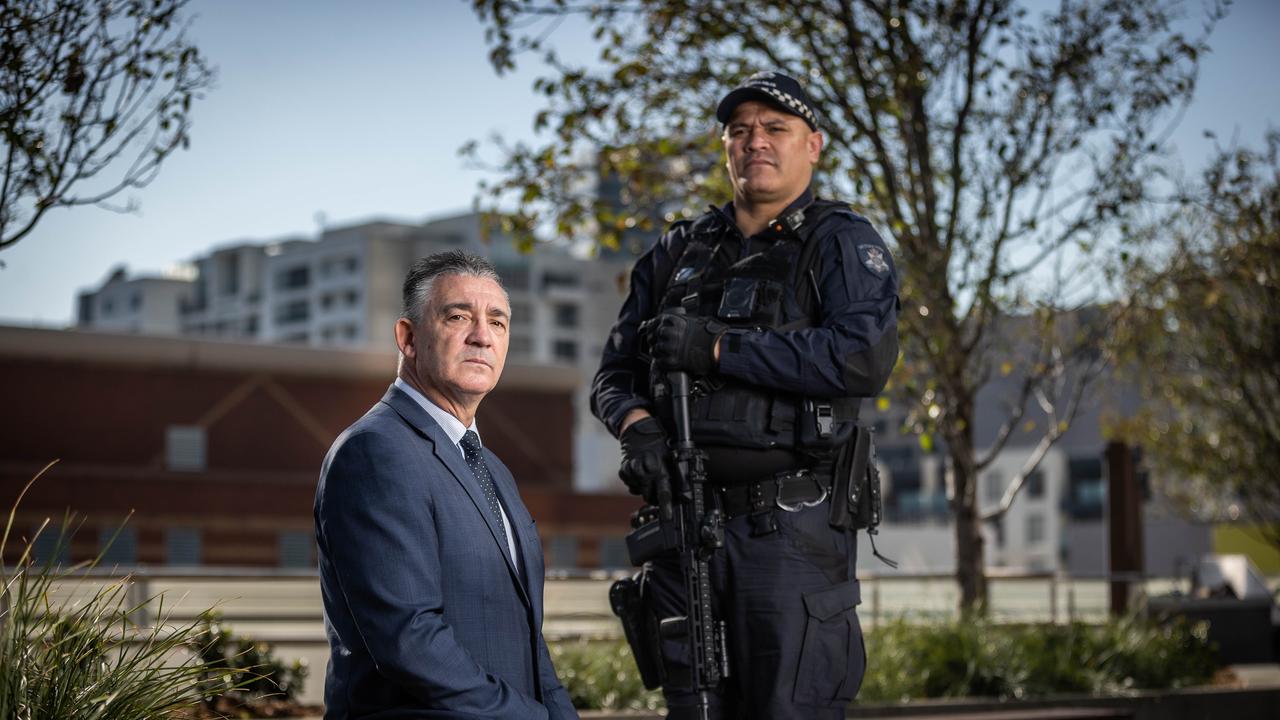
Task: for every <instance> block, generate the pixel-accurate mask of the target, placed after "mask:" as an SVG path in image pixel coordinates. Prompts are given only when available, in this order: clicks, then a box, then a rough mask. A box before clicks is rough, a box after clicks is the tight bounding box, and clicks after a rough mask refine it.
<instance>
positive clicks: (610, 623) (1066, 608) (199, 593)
mask: <svg viewBox="0 0 1280 720" xmlns="http://www.w3.org/2000/svg"><path fill="white" fill-rule="evenodd" d="M628 574H629V573H628V572H626V571H564V570H556V571H550V572H548V573H547V583H546V588H545V591H544V606H545V613H544V617H545V620H544V632H545V633H546V635H547V636H548V637H550V638H553V639H569V638H617V637H620V636H621V628H620V626H619V625H618V624H617V621H616V618H614V616H613V614H612V613H611V612H610V610H609V603H608V589H609V585H610V583H612V581H613V580H615V579H616V578H618V577H623V576H626V575H628ZM125 579H127V581H128V589H127V592H128V596H127V601H128V603H129V606H130V607H137V608H138V610H137V611H136V612H135V614H134V619H135V621H137V622H138V623H139V624H140V625H144V626H150V625H151V624H153V623H155V622H157V621H159V620H160V619H161V618H164V619H167V620H168V621H171V622H188V621H191V620H194V619H196V618H197V617H198V616H199V615H200V613H202V612H204V611H206V610H209V609H213V610H214V611H216V612H218V613H219V614H220V615H221V618H222V621H223V622H224V623H225V624H227V625H228V626H230V627H232V629H233V630H234V631H235V632H237V633H238V634H242V635H248V636H251V637H253V638H254V639H256V640H262V641H266V642H272V643H286V644H290V645H294V644H301V645H310V644H324V643H325V637H324V631H323V611H322V607H321V600H320V588H319V578H318V575H317V573H316V571H315V570H311V569H305V570H281V569H257V568H192V569H170V568H166V569H148V568H141V569H136V570H133V571H131V572H127V573H126V572H123V571H113V570H103V569H94V570H90V571H86V572H82V573H78V574H76V575H75V578H74V579H67V580H63V581H61V582H59V583H57V584H56V586H55V589H54V595H55V596H56V597H55V598H54V599H55V601H56V600H57V599H58V598H62V599H65V600H67V601H69V602H75V600H76V598H77V597H78V596H79V595H80V593H86V594H88V593H93V592H95V591H96V590H97V589H98V588H100V587H102V586H103V585H106V584H109V583H113V582H120V581H121V580H125ZM860 579H861V582H862V597H863V606H862V607H861V608H860V615H861V617H862V620H863V623H864V625H868V626H870V627H875V626H877V625H880V624H882V623H884V622H888V621H891V620H895V619H899V618H901V619H905V620H908V621H913V622H929V621H939V620H945V619H948V618H952V617H954V616H955V614H956V607H957V604H958V592H959V591H958V588H957V586H956V582H955V577H954V575H952V574H951V573H940V572H935V573H892V574H884V575H878V574H876V573H872V572H864V573H862V574H861V575H860ZM1113 581H1128V582H1130V583H1132V587H1133V588H1134V593H1135V595H1137V596H1138V597H1141V596H1143V595H1160V594H1167V593H1169V592H1172V591H1175V590H1181V589H1183V588H1184V587H1185V581H1181V580H1176V579H1171V578H1158V577H1146V576H1142V575H1139V574H1135V573H1126V574H1119V573H1117V574H1112V575H1107V574H1094V575H1084V576H1081V575H1076V576H1069V575H1066V574H1065V573H1056V572H1017V571H1008V570H1002V569H991V570H989V572H988V574H987V583H988V595H989V604H988V613H989V614H990V616H991V617H992V618H993V619H995V620H996V621H998V622H1019V623H1022V622H1025V623H1039V622H1048V623H1061V622H1070V621H1085V622H1097V621H1101V620H1103V619H1105V617H1106V616H1107V614H1108V607H1109V584H1110V583H1111V582H1113ZM160 598H163V601H161V600H160ZM157 615H160V617H157Z"/></svg>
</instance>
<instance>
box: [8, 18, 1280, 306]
mask: <svg viewBox="0 0 1280 720" xmlns="http://www.w3.org/2000/svg"><path fill="white" fill-rule="evenodd" d="M1188 5H1189V7H1190V9H1191V10H1192V11H1196V10H1197V9H1198V7H1199V4H1198V1H1197V0H1191V2H1189V3H1188ZM191 10H192V11H193V12H194V13H195V14H196V15H197V17H196V18H195V21H194V23H193V25H192V28H191V35H192V36H193V38H194V39H195V41H196V43H197V44H198V45H199V47H200V49H201V51H202V52H203V53H204V54H205V55H206V56H207V57H208V58H209V60H210V61H211V62H212V63H213V64H215V65H217V66H218V74H219V79H218V84H217V87H216V88H215V89H214V90H213V91H211V92H210V93H208V95H207V97H206V98H205V99H204V100H203V101H201V102H199V103H198V104H197V105H196V106H195V108H194V112H193V115H194V123H195V124H194V128H193V131H192V146H191V149H190V150H189V151H187V152H182V153H179V154H176V155H174V156H172V157H171V158H170V159H169V160H168V161H167V163H166V164H165V166H164V167H163V169H162V170H161V172H160V175H159V178H158V179H157V180H156V181H155V182H154V183H153V184H152V185H151V186H150V187H147V188H145V189H142V190H138V191H134V192H132V193H131V195H130V196H131V197H133V198H135V199H136V200H137V201H138V202H139V204H140V205H141V210H140V212H138V213H135V214H127V215H121V214H116V213H112V212H109V211H106V210H101V209H98V208H92V207H89V208H77V209H73V210H58V211H53V212H51V213H50V214H49V215H47V216H46V217H45V219H44V220H43V222H42V224H41V225H40V226H39V227H38V228H37V229H36V231H35V232H33V233H32V234H31V235H29V236H28V237H27V238H25V239H23V240H22V241H21V242H19V243H18V244H17V245H15V246H13V247H11V248H9V249H7V250H4V251H0V261H2V262H3V263H4V264H5V265H6V267H5V268H4V269H0V323H5V324H21V325H30V324H39V325H51V326H60V325H65V324H67V323H69V322H71V321H72V313H73V307H74V301H75V294H76V292H77V291H79V290H80V289H82V288H87V287H92V286H96V285H97V284H98V283H100V282H101V281H102V279H103V278H104V277H105V276H106V274H107V272H108V271H109V270H110V269H111V268H112V267H113V266H115V265H117V264H120V263H124V264H127V265H128V266H129V268H130V271H131V272H133V273H155V272H160V271H162V270H164V269H165V268H166V267H169V266H172V265H174V264H175V263H178V262H182V261H185V260H189V259H191V258H192V257H194V256H197V255H199V254H201V253H203V252H205V251H207V250H208V249H209V248H211V247H213V246H215V245H221V244H226V243H228V242H232V241H235V240H240V239H259V240H268V239H273V238H278V237H282V236H288V235H295V236H296V235H304V236H314V235H315V233H316V231H317V229H318V227H319V224H318V220H317V217H318V215H319V214H323V217H324V218H325V222H327V224H329V225H341V224H346V223H349V222H354V221H358V220H361V219H366V218H371V217H386V218H393V219H402V220H407V221H420V220H423V219H425V218H427V217H431V216H437V215H442V214H447V213H450V212H455V211H462V210H466V209H468V208H469V207H470V205H471V201H472V198H473V196H474V195H475V191H476V183H477V182H478V181H479V180H480V179H481V177H482V176H481V174H480V173H479V172H477V171H472V170H467V169H465V168H464V166H463V161H462V160H461V159H460V158H459V157H458V156H457V149H458V147H459V146H461V145H462V144H463V143H465V142H466V141H468V140H470V139H481V140H483V139H485V138H486V137H488V136H489V135H490V134H492V133H494V132H498V133H502V134H503V135H505V136H507V137H508V138H527V137H529V136H530V129H529V128H530V123H531V119H532V117H533V114H534V112H536V111H537V110H538V109H539V108H540V107H541V104H540V101H539V99H538V98H536V97H534V95H533V94H532V91H531V90H530V85H531V83H532V80H533V78H534V77H535V76H536V75H537V72H536V70H537V68H536V67H533V66H532V65H526V66H522V68H521V70H520V71H519V72H517V73H515V74H513V75H508V76H504V77H502V78H499V77H497V76H496V75H495V74H494V73H493V71H492V69H491V68H490V66H489V64H488V60H487V47H486V45H485V43H484V36H483V28H482V27H481V26H480V23H479V22H478V21H477V20H476V19H475V16H474V15H473V14H472V12H471V10H470V3H468V2H461V1H456V2H454V1H450V0H429V1H428V0H422V1H420V2H408V1H391V0H379V1H377V2H368V3H339V2H314V1H313V2H308V1H306V0H274V1H272V2H254V1H251V0H196V1H195V2H193V3H192V5H191ZM1278 28H1280V2H1278V1H1277V0H1242V1H1241V2H1238V3H1237V4H1236V5H1235V7H1234V8H1233V11H1232V14H1231V15H1230V16H1229V17H1228V18H1227V20H1226V21H1225V22H1224V23H1223V24H1222V25H1221V26H1219V28H1218V30H1217V32H1216V33H1215V34H1214V37H1213V39H1212V45H1213V48H1214V52H1213V53H1212V54H1211V55H1210V56H1209V57H1208V58H1206V60H1205V62H1204V64H1203V66H1202V69H1201V77H1200V91H1199V94H1198V97H1197V100H1196V103H1195V105H1194V106H1193V107H1192V108H1191V110H1190V111H1189V112H1188V114H1187V116H1186V117H1185V119H1184V120H1183V122H1182V125H1181V127H1180V130H1179V132H1178V133H1177V135H1175V137H1174V142H1175V144H1176V145H1177V147H1178V150H1179V153H1180V155H1181V156H1182V157H1183V159H1184V162H1185V163H1186V164H1187V165H1188V166H1191V167H1194V166H1196V165H1197V164H1198V163H1200V162H1202V161H1203V159H1204V158H1205V157H1207V156H1208V155H1209V153H1210V152H1211V150H1212V144H1211V143H1210V141H1208V140H1205V139H1204V138H1203V137H1202V136H1201V132H1202V131H1203V130H1204V129H1206V128H1207V129H1212V130H1214V131H1215V132H1216V133H1217V134H1218V135H1219V138H1220V140H1221V141H1223V142H1230V140H1231V138H1232V137H1237V138H1238V141H1239V142H1240V143H1243V144H1256V143H1258V142H1259V141H1260V139H1261V137H1262V134H1263V132H1264V131H1265V130H1266V128H1267V127H1268V126H1280V90H1278V89H1277V88H1278V87H1280V85H1277V83H1276V74H1277V72H1278V71H1280V43H1278V42H1276V33H1277V29H1278ZM575 34H577V35H582V33H581V26H577V27H575V26H574V25H571V24H566V25H564V26H562V27H561V28H560V29H559V30H558V31H557V33H556V35H555V36H554V37H555V39H556V41H557V43H558V45H559V46H560V47H562V48H569V47H572V46H578V47H579V48H583V47H585V46H586V45H587V40H586V38H585V37H583V38H581V39H580V38H578V37H575Z"/></svg>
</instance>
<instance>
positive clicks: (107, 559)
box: [98, 526, 138, 568]
mask: <svg viewBox="0 0 1280 720" xmlns="http://www.w3.org/2000/svg"><path fill="white" fill-rule="evenodd" d="M98 550H99V551H100V552H101V553H102V561H101V562H100V563H99V564H100V565H101V566H102V567H105V568H109V567H112V566H113V565H136V564H137V562H138V534H137V531H136V530H135V529H134V528H131V527H128V526H125V527H119V528H115V527H111V528H102V529H101V530H99V531H98Z"/></svg>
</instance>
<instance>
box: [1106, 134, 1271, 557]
mask: <svg viewBox="0 0 1280 720" xmlns="http://www.w3.org/2000/svg"><path fill="white" fill-rule="evenodd" d="M1146 236H1147V239H1148V242H1149V243H1150V244H1151V245H1152V246H1154V247H1152V248H1141V249H1143V250H1151V251H1152V252H1137V253H1136V254H1135V255H1134V256H1133V259H1132V262H1131V263H1130V265H1129V267H1128V269H1127V270H1128V272H1127V280H1128V284H1129V286H1130V287H1131V288H1132V291H1131V293H1130V294H1129V303H1130V305H1131V311H1130V312H1129V313H1127V315H1126V322H1125V323H1124V324H1122V325H1121V328H1120V329H1121V332H1120V333H1118V334H1117V338H1116V339H1117V340H1118V342H1119V345H1120V347H1121V348H1122V351H1123V357H1124V358H1125V359H1126V360H1127V363H1126V364H1125V365H1124V366H1123V367H1126V368H1127V369H1128V370H1129V371H1130V372H1129V374H1130V375H1131V376H1132V377H1133V380H1134V382H1135V383H1136V384H1137V386H1138V387H1139V388H1140V389H1141V391H1142V394H1143V397H1144V400H1145V401H1146V405H1145V407H1144V410H1143V412H1141V413H1139V414H1138V415H1137V416H1135V417H1132V418H1128V419H1127V420H1125V421H1124V422H1121V423H1119V425H1118V429H1119V430H1120V431H1121V432H1122V433H1123V434H1124V435H1125V436H1126V437H1127V438H1128V439H1129V440H1130V441H1131V442H1134V443H1137V444H1141V445H1142V446H1143V447H1144V448H1146V453H1145V455H1146V458H1147V461H1148V462H1149V463H1151V464H1152V465H1153V466H1154V469H1155V470H1156V471H1157V472H1155V473H1154V476H1155V477H1157V478H1161V482H1162V489H1163V490H1164V492H1165V494H1167V495H1168V496H1170V497H1173V498H1175V499H1178V500H1181V501H1182V503H1183V505H1184V506H1185V507H1187V508H1189V509H1191V510H1193V511H1194V512H1196V513H1197V514H1200V515H1207V516H1208V517H1206V518H1205V519H1210V518H1211V519H1220V520H1221V519H1227V520H1241V521H1246V522H1252V523H1256V524H1257V525H1258V526H1259V527H1260V528H1261V530H1262V532H1263V534H1264V535H1265V536H1266V538H1267V540H1268V541H1270V542H1271V543H1272V544H1273V545H1276V546H1280V482H1277V478H1276V472H1277V468H1278V467H1280V132H1276V131H1273V132H1271V133H1270V134H1269V135H1268V136H1267V138H1266V142H1265V144H1264V146H1263V147H1262V148H1261V149H1252V148H1240V149H1235V150H1230V151H1223V152H1221V153H1220V154H1219V155H1218V156H1217V158H1216V159H1215V160H1214V161H1213V162H1212V163H1211V164H1210V165H1209V167H1208V169H1207V170H1205V172H1204V175H1203V179H1202V182H1201V183H1200V184H1199V185H1198V186H1197V187H1194V188H1192V189H1191V190H1190V191H1188V192H1187V194H1186V196H1185V198H1184V202H1183V204H1182V205H1181V206H1180V207H1178V208H1177V209H1176V210H1175V211H1173V212H1172V213H1171V214H1170V215H1169V216H1166V217H1162V218H1160V219H1159V220H1158V222H1157V223H1155V224H1153V225H1152V226H1151V227H1148V228H1147V232H1146Z"/></svg>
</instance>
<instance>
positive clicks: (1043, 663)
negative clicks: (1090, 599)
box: [858, 617, 1217, 702]
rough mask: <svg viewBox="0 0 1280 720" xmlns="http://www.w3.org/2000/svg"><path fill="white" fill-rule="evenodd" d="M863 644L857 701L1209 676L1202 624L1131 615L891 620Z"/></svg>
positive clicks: (1102, 688) (1113, 686) (1083, 688)
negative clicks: (864, 662)
mask: <svg viewBox="0 0 1280 720" xmlns="http://www.w3.org/2000/svg"><path fill="white" fill-rule="evenodd" d="M866 642H867V653H868V655H869V657H870V660H869V662H868V666H869V669H868V671H867V675H866V678H865V679H864V681H863V685H862V691H861V692H860V693H859V695H858V699H859V700H860V701H863V702H901V701H906V700H910V699H912V698H943V697H993V698H1002V699H1008V698H1025V697H1036V696H1044V695H1053V694H1064V693H1088V694H1101V693H1118V692H1125V691H1127V690H1130V689H1136V688H1143V689H1169V688H1179V687H1185V686H1187V685H1192V684H1196V683H1202V682H1205V681H1206V680H1208V679H1209V678H1210V677H1211V676H1212V675H1213V673H1214V671H1215V670H1216V668H1217V663H1216V660H1215V658H1214V653H1213V648H1212V647H1211V646H1210V645H1209V643H1208V641H1207V640H1206V636H1205V629H1204V627H1203V626H1202V625H1192V624H1189V623H1186V622H1184V621H1175V622H1172V623H1168V624H1156V623H1154V622H1151V621H1149V620H1143V619H1138V618H1133V617H1128V618H1122V619H1119V620H1112V621H1110V622H1107V623H1105V624H1103V625H1084V624H1081V623H1072V624H1068V625H998V624H994V623H991V622H989V621H987V620H985V619H982V618H976V617H974V618H967V619H960V620H952V621H947V622H941V623H935V624H926V625H917V624H911V623H908V622H906V621H905V620H896V621H892V622H889V623H886V624H884V625H882V626H881V627H879V628H877V629H875V630H873V631H871V632H869V633H868V634H867V640H866Z"/></svg>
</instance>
